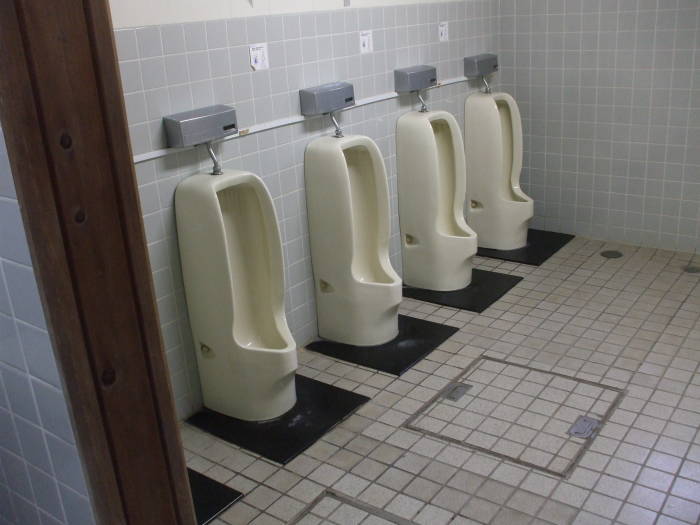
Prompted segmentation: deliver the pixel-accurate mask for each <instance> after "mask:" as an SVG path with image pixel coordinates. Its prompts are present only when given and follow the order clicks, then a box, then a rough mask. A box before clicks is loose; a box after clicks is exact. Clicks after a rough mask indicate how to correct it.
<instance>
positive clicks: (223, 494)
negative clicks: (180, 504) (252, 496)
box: [187, 468, 243, 525]
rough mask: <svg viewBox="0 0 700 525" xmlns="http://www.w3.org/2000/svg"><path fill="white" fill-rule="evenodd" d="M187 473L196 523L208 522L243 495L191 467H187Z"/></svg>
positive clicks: (202, 524)
mask: <svg viewBox="0 0 700 525" xmlns="http://www.w3.org/2000/svg"><path fill="white" fill-rule="evenodd" d="M187 474H188V476H189V478H190V489H191V490H192V500H193V501H194V512H195V514H196V516H197V524H198V525H204V524H205V523H209V522H210V521H212V520H213V519H214V518H216V517H217V516H218V515H219V514H221V513H222V512H224V511H225V510H226V509H228V508H229V507H230V506H231V505H233V504H234V503H236V502H237V501H238V500H239V499H241V498H242V497H243V494H241V493H240V492H238V491H237V490H233V489H232V488H231V487H227V486H226V485H223V484H221V483H219V482H218V481H214V480H213V479H211V478H208V477H207V476H205V475H204V474H200V473H199V472H195V471H194V470H192V469H189V468H188V469H187Z"/></svg>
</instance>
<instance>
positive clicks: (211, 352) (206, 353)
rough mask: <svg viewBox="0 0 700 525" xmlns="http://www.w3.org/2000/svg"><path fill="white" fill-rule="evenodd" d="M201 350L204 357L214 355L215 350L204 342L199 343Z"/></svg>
mask: <svg viewBox="0 0 700 525" xmlns="http://www.w3.org/2000/svg"><path fill="white" fill-rule="evenodd" d="M199 350H200V351H201V352H202V355H203V356H204V357H214V350H212V349H211V347H210V346H207V345H205V344H204V343H200V344H199Z"/></svg>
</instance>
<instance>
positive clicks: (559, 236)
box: [476, 229, 575, 266]
mask: <svg viewBox="0 0 700 525" xmlns="http://www.w3.org/2000/svg"><path fill="white" fill-rule="evenodd" d="M574 237H575V236H574V235H569V234H568V233H556V232H547V231H544V230H533V229H530V230H528V232H527V246H525V247H524V248H520V249H518V250H492V249H491V248H479V251H478V252H477V253H476V254H477V255H479V256H480V257H490V258H491V259H502V260H504V261H511V262H516V263H522V264H530V265H532V266H540V265H541V264H542V263H543V262H545V261H546V260H547V259H549V258H550V257H551V256H552V255H554V254H555V253H557V252H558V251H559V250H561V249H562V248H563V247H564V245H566V244H567V243H568V242H569V241H570V240H571V239H573V238H574Z"/></svg>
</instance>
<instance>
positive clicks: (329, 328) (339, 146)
mask: <svg viewBox="0 0 700 525" xmlns="http://www.w3.org/2000/svg"><path fill="white" fill-rule="evenodd" d="M305 172H306V201H307V207H308V213H309V233H310V236H311V258H312V263H313V269H314V277H315V282H316V308H317V311H318V329H319V335H320V336H321V337H323V338H325V339H329V340H332V341H338V342H341V343H346V344H351V345H356V346H372V345H380V344H383V343H386V342H388V341H390V340H392V339H393V338H395V337H396V336H397V335H398V310H399V303H400V302H401V293H402V290H401V278H400V277H399V276H398V275H397V274H396V272H395V271H394V268H393V267H392V266H391V262H390V260H389V234H390V219H389V185H388V182H387V178H386V172H385V169H384V161H383V159H382V155H381V153H380V152H379V148H378V147H377V145H376V144H375V143H374V142H373V141H372V140H371V139H369V138H368V137H362V136H348V137H343V138H335V137H323V138H320V139H317V140H315V141H314V142H312V143H311V144H309V146H308V148H307V149H306V160H305Z"/></svg>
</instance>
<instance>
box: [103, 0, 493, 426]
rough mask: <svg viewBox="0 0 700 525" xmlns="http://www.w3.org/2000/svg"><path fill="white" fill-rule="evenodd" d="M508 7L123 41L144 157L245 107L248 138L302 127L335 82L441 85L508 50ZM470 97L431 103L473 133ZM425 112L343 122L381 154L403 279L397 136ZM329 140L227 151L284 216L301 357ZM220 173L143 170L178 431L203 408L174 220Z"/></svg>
mask: <svg viewBox="0 0 700 525" xmlns="http://www.w3.org/2000/svg"><path fill="white" fill-rule="evenodd" d="M496 5H497V2H496V1H492V0H463V1H456V2H442V3H433V4H422V5H415V4H412V5H401V6H389V7H377V8H366V9H344V10H337V11H317V12H308V13H301V14H296V13H295V14H287V15H272V16H260V17H248V18H233V19H226V20H214V21H210V22H206V23H203V22H202V23H188V24H171V25H161V26H148V27H142V28H136V29H123V30H118V31H117V32H116V38H117V44H118V54H119V59H120V65H121V72H122V79H123V83H124V89H125V93H126V95H125V97H126V105H127V112H128V118H129V123H130V131H131V137H132V143H133V149H134V152H135V153H136V154H143V153H147V152H149V151H151V150H157V149H159V148H162V147H164V145H165V144H164V138H163V134H162V124H161V118H162V116H163V115H168V114H171V113H174V112H177V111H183V110H187V109H192V108H195V107H202V106H206V105H209V104H212V103H227V104H233V105H235V107H236V109H237V111H238V116H239V121H240V127H241V128H242V129H245V128H248V127H250V126H251V125H253V124H261V123H265V122H268V121H272V120H276V119H280V118H283V117H290V116H294V115H298V114H299V102H298V90H299V88H302V87H307V86H314V85H318V84H320V83H323V82H328V81H333V80H349V81H351V82H353V83H354V85H355V89H356V96H357V98H358V99H363V98H366V97H370V96H374V95H378V94H383V93H387V92H392V91H393V70H394V69H395V68H397V67H402V66H408V65H414V64H420V63H428V64H434V65H436V66H437V67H438V72H439V77H440V78H441V79H448V78H452V77H460V76H462V75H463V64H462V59H463V57H464V56H465V55H470V54H476V53H480V52H485V51H489V50H492V49H494V47H495V46H496V44H497V19H496ZM441 20H449V21H450V29H449V30H450V41H449V42H445V43H439V42H438V23H439V21H441ZM364 29H373V30H374V44H375V52H374V53H372V54H365V55H360V53H359V34H358V32H359V30H364ZM261 41H267V42H269V46H270V61H271V69H270V70H269V71H262V72H255V73H253V72H252V71H251V69H250V67H249V65H248V47H247V45H248V44H249V43H257V42H261ZM473 89H474V87H471V86H469V85H467V84H466V83H460V84H455V85H452V86H445V87H441V88H437V89H434V90H431V91H430V93H429V95H428V97H429V100H430V105H431V106H432V107H433V108H434V109H447V110H449V111H451V112H452V113H454V114H455V115H456V116H457V118H458V120H459V121H460V122H461V121H462V119H463V111H464V108H463V104H464V97H465V94H466V93H467V92H468V91H470V90H473ZM413 107H416V101H415V99H414V98H413V97H411V96H406V97H401V99H398V100H396V99H395V100H388V101H384V102H380V103H376V104H371V105H368V106H364V107H360V108H355V109H352V110H349V111H346V112H345V113H343V115H342V117H341V121H342V125H343V127H344V128H345V131H346V133H357V134H363V135H368V136H370V137H372V138H373V139H374V140H375V141H377V143H378V145H379V147H380V149H381V151H382V153H383V155H384V158H385V161H386V166H387V171H388V175H389V183H390V189H391V206H392V210H391V214H392V238H391V255H392V261H393V263H394V265H395V266H396V267H397V268H398V269H400V265H401V261H400V245H399V236H398V235H399V232H398V217H397V202H396V167H395V164H396V162H395V133H394V131H395V124H396V120H397V118H398V117H399V116H400V115H401V114H403V113H404V112H406V111H408V110H410V109H411V108H413ZM330 132H331V128H330V125H329V121H328V120H327V119H326V118H314V119H307V120H306V121H305V122H303V123H299V124H295V125H292V126H287V127H282V128H279V129H277V130H273V131H267V132H264V133H260V134H255V135H249V136H245V137H242V138H240V139H236V140H232V141H229V142H226V143H224V144H223V146H222V147H221V148H220V152H221V154H222V156H223V159H224V161H225V163H224V167H225V168H230V169H243V170H250V171H252V172H254V173H256V174H258V175H260V176H261V177H262V178H263V180H264V181H265V183H266V185H267V187H268V189H269V190H270V192H271V194H272V197H273V199H274V204H275V207H276V210H277V213H278V216H279V225H280V229H281V233H282V241H283V245H284V257H285V277H286V287H287V289H286V311H287V318H288V321H289V324H290V328H291V329H292V332H293V334H294V337H295V338H296V341H297V343H298V344H299V345H303V344H306V343H308V342H309V341H311V340H312V339H313V338H315V336H316V334H317V328H316V313H315V304H314V297H313V295H314V289H313V281H312V267H311V260H310V255H309V240H308V227H307V219H306V203H305V192H304V174H303V155H304V150H305V148H306V145H307V144H308V143H309V142H310V141H311V140H313V139H314V138H315V137H318V136H319V135H321V134H328V133H330ZM208 169H210V162H209V161H208V158H207V157H206V155H205V153H204V152H202V151H188V152H183V153H177V154H175V155H171V156H168V157H166V158H163V159H158V160H155V161H151V162H147V163H143V164H139V165H137V175H138V182H139V188H140V194H141V202H142V207H143V213H144V222H145V226H146V234H147V238H148V246H149V252H150V256H151V265H152V270H153V277H154V282H155V288H156V294H157V299H158V308H159V312H160V321H161V326H162V331H163V334H164V340H165V345H166V351H167V358H168V363H169V366H170V372H171V379H172V383H173V389H174V392H175V397H176V405H177V409H178V414H179V416H180V417H186V416H188V415H189V414H191V413H193V412H194V411H196V410H197V409H198V408H199V407H200V406H201V394H200V386H199V379H198V374H197V367H196V363H195V354H194V349H193V343H192V336H191V333H190V328H189V325H188V321H187V310H186V304H185V297H184V293H183V284H182V274H181V270H180V262H179V256H178V246H177V239H176V231H175V217H174V213H173V195H174V191H175V188H176V186H177V184H178V183H179V182H180V181H181V180H182V179H183V178H185V177H187V176H189V175H191V174H193V173H196V172H197V171H199V170H208Z"/></svg>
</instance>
